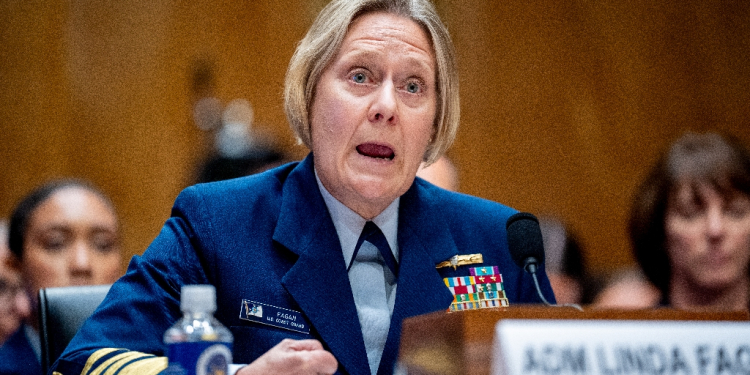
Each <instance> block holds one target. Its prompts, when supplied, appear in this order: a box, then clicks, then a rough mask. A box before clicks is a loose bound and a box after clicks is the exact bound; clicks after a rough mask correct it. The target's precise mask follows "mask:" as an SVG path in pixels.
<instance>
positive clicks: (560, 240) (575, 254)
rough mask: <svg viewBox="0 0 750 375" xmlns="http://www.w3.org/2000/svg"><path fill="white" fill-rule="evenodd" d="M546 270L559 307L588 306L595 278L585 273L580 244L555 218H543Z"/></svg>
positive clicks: (540, 219)
mask: <svg viewBox="0 0 750 375" xmlns="http://www.w3.org/2000/svg"><path fill="white" fill-rule="evenodd" d="M539 227H540V228H541V230H542V241H543V242H544V254H545V255H544V258H545V266H544V267H545V269H546V270H547V276H548V277H549V282H550V284H552V290H553V291H554V292H555V299H557V303H559V304H589V303H591V300H592V288H593V286H594V285H593V282H592V278H591V277H590V276H589V273H588V272H587V270H586V264H585V261H584V256H583V251H582V249H581V245H580V242H579V241H578V239H577V238H576V236H575V235H573V233H571V231H570V229H569V228H568V226H567V225H565V223H564V222H563V221H562V220H560V219H558V218H556V217H552V216H540V217H539Z"/></svg>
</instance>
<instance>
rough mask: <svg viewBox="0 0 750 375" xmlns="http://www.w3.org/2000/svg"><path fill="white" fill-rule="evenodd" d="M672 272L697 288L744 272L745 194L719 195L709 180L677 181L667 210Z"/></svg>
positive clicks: (749, 209) (747, 244)
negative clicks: (701, 182)
mask: <svg viewBox="0 0 750 375" xmlns="http://www.w3.org/2000/svg"><path fill="white" fill-rule="evenodd" d="M665 224H666V226H665V230H666V237H667V251H668V253H669V257H670V259H671V264H672V272H673V275H674V276H673V277H680V278H682V279H683V280H685V281H687V282H688V283H690V284H691V285H693V286H695V287H698V288H701V289H722V288H726V287H728V286H731V285H733V284H735V283H737V282H738V280H742V279H743V278H747V277H748V265H749V264H750V197H748V196H746V195H743V194H740V193H737V194H734V195H732V196H730V197H729V198H724V197H722V195H720V194H719V193H718V192H717V191H716V190H715V189H713V188H711V187H710V186H706V185H701V186H700V187H698V188H697V189H693V188H691V186H690V185H688V184H681V185H679V188H678V189H677V191H676V193H675V194H674V195H673V197H672V199H671V200H670V201H669V203H668V206H667V215H666V223H665Z"/></svg>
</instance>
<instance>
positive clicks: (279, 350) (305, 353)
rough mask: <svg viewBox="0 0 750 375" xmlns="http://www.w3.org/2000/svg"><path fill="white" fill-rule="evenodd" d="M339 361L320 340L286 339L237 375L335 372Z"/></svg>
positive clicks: (300, 374) (314, 374)
mask: <svg viewBox="0 0 750 375" xmlns="http://www.w3.org/2000/svg"><path fill="white" fill-rule="evenodd" d="M337 368H338V361H336V358H334V356H333V354H331V353H329V352H327V351H326V350H324V349H323V345H322V344H321V343H320V341H318V340H292V339H284V340H283V341H282V342H280V343H278V344H277V345H276V346H274V347H273V348H271V350H269V351H267V352H266V353H265V354H263V355H262V356H260V357H259V358H258V359H256V360H255V361H254V362H253V363H251V364H249V365H247V366H245V367H243V368H241V369H240V370H239V371H237V374H236V375H253V374H290V375H291V374H299V375H304V374H312V375H317V374H333V373H334V372H336V369H337Z"/></svg>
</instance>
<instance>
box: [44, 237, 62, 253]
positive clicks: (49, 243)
mask: <svg viewBox="0 0 750 375" xmlns="http://www.w3.org/2000/svg"><path fill="white" fill-rule="evenodd" d="M43 245H44V249H45V250H47V251H59V250H61V249H63V248H64V247H65V239H64V238H62V237H54V238H46V239H45V240H44V242H43Z"/></svg>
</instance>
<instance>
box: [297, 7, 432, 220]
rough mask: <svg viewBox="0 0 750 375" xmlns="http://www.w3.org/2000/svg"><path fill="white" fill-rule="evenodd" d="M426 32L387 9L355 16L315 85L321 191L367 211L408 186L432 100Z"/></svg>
mask: <svg viewBox="0 0 750 375" xmlns="http://www.w3.org/2000/svg"><path fill="white" fill-rule="evenodd" d="M435 76H436V74H435V57H434V54H433V52H432V45H431V43H430V39H429V38H428V36H427V35H426V34H425V32H424V31H423V30H422V28H421V27H420V26H419V25H417V24H416V23H414V22H413V21H411V20H409V19H407V18H403V17H400V16H396V15H393V14H388V13H370V14H366V15H364V16H361V17H359V18H358V19H356V20H355V21H354V22H353V23H352V24H351V26H350V28H349V31H348V32H347V34H346V37H345V39H344V41H343V43H342V45H341V49H340V50H339V51H338V54H337V55H336V57H334V59H333V60H332V62H331V63H330V64H329V65H328V66H327V67H326V69H325V71H324V72H323V74H322V75H321V77H320V80H319V81H318V83H317V86H316V94H315V99H314V101H313V104H312V108H311V115H310V116H311V117H310V118H311V120H310V121H311V133H312V150H313V155H315V170H316V171H317V173H318V176H319V178H320V180H321V182H322V183H323V185H324V186H325V187H326V189H328V191H329V192H330V193H331V194H332V195H333V196H334V197H336V199H338V200H339V201H341V202H342V203H343V204H345V205H346V206H347V207H349V208H351V209H352V210H354V211H355V212H357V213H358V214H360V215H361V216H362V217H364V218H366V219H370V218H372V217H374V216H376V215H377V214H379V213H380V212H381V211H382V210H383V209H385V208H386V207H387V206H388V205H389V204H390V203H391V202H392V201H393V200H394V199H396V198H397V197H399V196H401V195H402V194H403V193H405V192H406V190H408V189H409V187H410V186H411V184H412V183H413V181H414V176H415V175H416V173H417V169H418V168H419V165H420V162H421V161H422V158H423V157H424V154H425V151H426V150H427V145H428V143H429V141H430V138H431V136H432V134H433V124H434V121H435V111H436V107H437V88H436V83H435Z"/></svg>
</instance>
